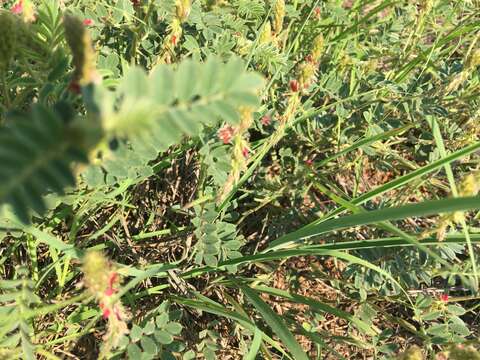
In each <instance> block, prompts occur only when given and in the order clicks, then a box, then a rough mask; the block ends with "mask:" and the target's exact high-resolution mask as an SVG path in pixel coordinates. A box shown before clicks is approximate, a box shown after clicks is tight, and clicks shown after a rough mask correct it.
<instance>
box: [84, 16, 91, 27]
mask: <svg viewBox="0 0 480 360" xmlns="http://www.w3.org/2000/svg"><path fill="white" fill-rule="evenodd" d="M93 24H94V21H93V20H92V19H88V18H87V19H84V20H83V25H85V26H92V25H93Z"/></svg>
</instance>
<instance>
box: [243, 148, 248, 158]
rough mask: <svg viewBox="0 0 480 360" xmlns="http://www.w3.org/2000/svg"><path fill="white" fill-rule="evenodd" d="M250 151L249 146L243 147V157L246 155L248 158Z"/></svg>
mask: <svg viewBox="0 0 480 360" xmlns="http://www.w3.org/2000/svg"><path fill="white" fill-rule="evenodd" d="M248 153H249V151H248V148H246V147H244V148H243V149H242V155H243V157H244V158H245V159H247V158H248Z"/></svg>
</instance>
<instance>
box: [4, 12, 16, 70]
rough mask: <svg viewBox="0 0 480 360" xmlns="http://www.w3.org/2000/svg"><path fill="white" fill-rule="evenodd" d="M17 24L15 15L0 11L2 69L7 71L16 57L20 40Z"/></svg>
mask: <svg viewBox="0 0 480 360" xmlns="http://www.w3.org/2000/svg"><path fill="white" fill-rule="evenodd" d="M17 24H18V22H17V19H16V18H15V15H13V14H11V13H9V12H7V11H0V69H6V68H7V67H8V64H9V63H10V61H11V60H12V58H13V56H14V55H15V50H16V46H17V38H18V31H17Z"/></svg>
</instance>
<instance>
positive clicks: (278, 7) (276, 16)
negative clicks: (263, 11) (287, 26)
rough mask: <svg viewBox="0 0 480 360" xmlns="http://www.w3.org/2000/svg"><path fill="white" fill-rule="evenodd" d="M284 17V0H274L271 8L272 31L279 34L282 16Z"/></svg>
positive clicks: (281, 27) (281, 26)
mask: <svg viewBox="0 0 480 360" xmlns="http://www.w3.org/2000/svg"><path fill="white" fill-rule="evenodd" d="M284 17H285V0H277V1H275V6H274V8H273V32H274V33H275V34H279V33H280V32H281V31H282V29H283V18H284Z"/></svg>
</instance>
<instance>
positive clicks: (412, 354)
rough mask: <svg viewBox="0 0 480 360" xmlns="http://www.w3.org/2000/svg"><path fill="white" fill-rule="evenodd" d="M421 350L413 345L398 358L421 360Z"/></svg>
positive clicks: (401, 359)
mask: <svg viewBox="0 0 480 360" xmlns="http://www.w3.org/2000/svg"><path fill="white" fill-rule="evenodd" d="M423 359H424V358H423V354H422V350H421V349H420V348H419V347H418V346H416V345H413V346H411V347H410V348H409V349H407V351H405V352H404V353H403V354H401V355H400V356H399V357H398V360H423Z"/></svg>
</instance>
